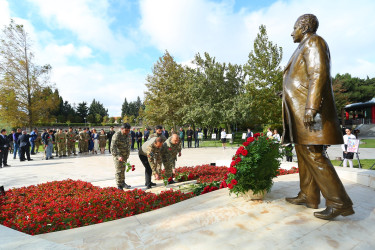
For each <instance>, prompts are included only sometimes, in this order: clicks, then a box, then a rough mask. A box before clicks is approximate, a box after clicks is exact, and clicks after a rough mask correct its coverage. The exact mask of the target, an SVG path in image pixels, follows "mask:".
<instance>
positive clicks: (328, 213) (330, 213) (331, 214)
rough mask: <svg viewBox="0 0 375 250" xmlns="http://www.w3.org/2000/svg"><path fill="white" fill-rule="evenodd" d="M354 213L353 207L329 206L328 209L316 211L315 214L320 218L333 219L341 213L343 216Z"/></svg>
mask: <svg viewBox="0 0 375 250" xmlns="http://www.w3.org/2000/svg"><path fill="white" fill-rule="evenodd" d="M352 214H354V210H353V207H351V206H350V207H347V208H334V207H330V206H328V207H327V208H326V209H324V210H323V211H320V212H315V213H314V216H315V217H316V218H319V219H323V220H331V219H333V218H335V217H337V216H339V215H342V216H349V215H352Z"/></svg>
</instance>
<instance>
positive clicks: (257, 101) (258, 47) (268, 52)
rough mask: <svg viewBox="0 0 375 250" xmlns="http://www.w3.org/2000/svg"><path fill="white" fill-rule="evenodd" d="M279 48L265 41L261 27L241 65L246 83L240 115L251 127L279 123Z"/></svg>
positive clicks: (280, 80)
mask: <svg viewBox="0 0 375 250" xmlns="http://www.w3.org/2000/svg"><path fill="white" fill-rule="evenodd" d="M282 54H283V53H282V48H281V47H277V45H276V44H275V45H274V44H273V43H272V42H271V41H269V40H268V36H267V31H266V27H265V26H264V25H261V26H260V27H259V33H258V35H257V37H256V39H255V41H254V50H253V51H251V52H250V54H249V60H248V62H247V64H246V65H244V67H243V68H244V71H245V73H246V77H247V81H246V85H245V94H244V96H243V98H242V99H241V100H242V103H241V105H242V110H244V111H245V112H244V115H245V116H246V117H248V120H251V122H252V123H253V124H272V123H279V124H280V123H281V98H280V97H279V95H278V93H279V92H281V91H282V81H283V78H282V70H281V67H280V62H281V60H282Z"/></svg>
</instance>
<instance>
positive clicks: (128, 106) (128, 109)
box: [121, 96, 144, 122]
mask: <svg viewBox="0 0 375 250" xmlns="http://www.w3.org/2000/svg"><path fill="white" fill-rule="evenodd" d="M143 108H144V104H143V103H142V101H141V98H140V97H139V96H138V97H137V100H136V101H134V102H128V101H127V99H126V98H125V100H124V102H123V104H122V106H121V117H124V116H128V117H130V116H132V117H134V119H133V120H134V122H135V121H136V119H135V118H137V117H138V116H139V114H140V110H142V109H143Z"/></svg>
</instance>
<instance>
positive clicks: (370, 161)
mask: <svg viewBox="0 0 375 250" xmlns="http://www.w3.org/2000/svg"><path fill="white" fill-rule="evenodd" d="M331 162H332V164H333V166H339V165H340V163H341V161H336V160H331ZM374 163H375V159H361V166H362V168H363V169H369V168H370V167H371V166H372V165H373V164H374ZM348 166H349V163H348ZM353 166H354V168H358V160H357V159H353ZM372 170H375V167H373V168H372Z"/></svg>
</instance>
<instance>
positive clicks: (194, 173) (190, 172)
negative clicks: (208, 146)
mask: <svg viewBox="0 0 375 250" xmlns="http://www.w3.org/2000/svg"><path fill="white" fill-rule="evenodd" d="M227 172H228V168H227V167H217V166H211V165H209V164H206V165H199V166H195V167H179V168H176V174H175V175H176V176H187V177H188V178H187V179H188V180H197V182H198V183H210V182H213V181H221V180H222V178H223V176H224V175H225V174H226V173H227ZM164 173H165V172H164V170H163V171H162V175H164ZM180 181H185V179H184V178H181V179H180Z"/></svg>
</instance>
